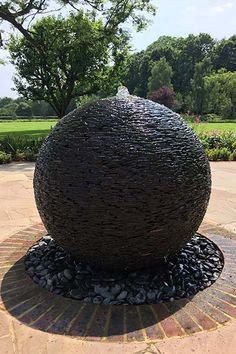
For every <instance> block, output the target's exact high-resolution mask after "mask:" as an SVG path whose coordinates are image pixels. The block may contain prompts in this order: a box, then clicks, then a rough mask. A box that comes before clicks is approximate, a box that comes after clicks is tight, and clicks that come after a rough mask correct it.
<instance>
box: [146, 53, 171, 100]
mask: <svg viewBox="0 0 236 354" xmlns="http://www.w3.org/2000/svg"><path fill="white" fill-rule="evenodd" d="M172 76H173V71H172V68H171V66H170V65H169V64H168V62H167V61H166V59H165V58H161V59H160V60H159V61H158V62H156V63H154V64H153V66H152V69H151V76H150V77H149V80H148V92H149V93H152V92H153V91H157V90H159V89H160V88H161V87H164V86H166V87H172V84H171V78H172Z"/></svg>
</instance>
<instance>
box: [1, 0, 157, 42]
mask: <svg viewBox="0 0 236 354" xmlns="http://www.w3.org/2000/svg"><path fill="white" fill-rule="evenodd" d="M55 3H56V4H57V5H58V7H56V8H52V7H51V4H50V1H49V0H25V1H22V0H4V1H1V3H0V19H1V20H2V21H6V22H8V23H9V24H11V25H12V26H13V27H14V28H15V29H17V30H18V31H20V33H21V34H22V35H23V36H24V37H25V38H26V39H27V40H29V41H30V42H31V44H32V45H34V46H36V47H37V42H35V38H34V35H33V33H32V28H30V27H29V25H31V24H32V22H33V21H34V20H35V19H37V17H38V16H39V15H43V14H45V13H46V14H48V13H49V12H52V11H60V10H61V9H62V8H63V7H65V6H67V7H69V8H70V10H71V11H75V12H77V11H81V9H82V8H84V6H85V5H86V8H87V12H89V13H90V14H92V15H93V17H94V18H95V19H99V18H100V19H102V21H103V25H104V26H103V30H104V31H105V32H106V35H108V34H111V33H113V34H114V33H117V31H120V27H121V25H122V24H123V23H125V22H126V21H130V22H131V23H132V24H133V25H134V26H135V27H136V29H137V30H141V29H142V28H144V27H145V26H146V25H147V23H148V18H147V17H146V16H145V14H151V15H154V14H155V7H154V6H153V4H152V3H151V0H135V1H134V0H56V1H55Z"/></svg>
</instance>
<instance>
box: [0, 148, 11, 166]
mask: <svg viewBox="0 0 236 354" xmlns="http://www.w3.org/2000/svg"><path fill="white" fill-rule="evenodd" d="M11 161H12V156H11V154H7V153H6V152H5V151H0V164H4V163H9V162H11Z"/></svg>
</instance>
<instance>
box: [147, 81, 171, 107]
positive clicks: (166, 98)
mask: <svg viewBox="0 0 236 354" xmlns="http://www.w3.org/2000/svg"><path fill="white" fill-rule="evenodd" d="M175 97H176V94H175V92H174V90H173V89H172V88H171V87H166V86H164V87H161V88H160V89H159V90H157V91H154V92H152V93H151V95H150V96H149V98H150V99H151V100H152V101H154V102H158V103H160V104H163V105H164V106H166V107H169V108H172V107H173V106H174V104H175Z"/></svg>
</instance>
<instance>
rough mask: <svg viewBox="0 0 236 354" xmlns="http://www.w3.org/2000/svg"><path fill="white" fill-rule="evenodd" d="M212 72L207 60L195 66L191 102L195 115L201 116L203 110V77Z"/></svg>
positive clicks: (204, 97) (204, 93)
mask: <svg viewBox="0 0 236 354" xmlns="http://www.w3.org/2000/svg"><path fill="white" fill-rule="evenodd" d="M211 71H212V65H211V61H210V59H208V58H205V59H203V60H202V61H200V62H198V63H197V64H195V70H194V75H193V79H192V81H191V85H192V100H193V110H194V112H195V113H197V114H202V113H203V109H204V103H205V100H206V92H205V89H204V76H206V75H207V74H209V73H210V72H211Z"/></svg>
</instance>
